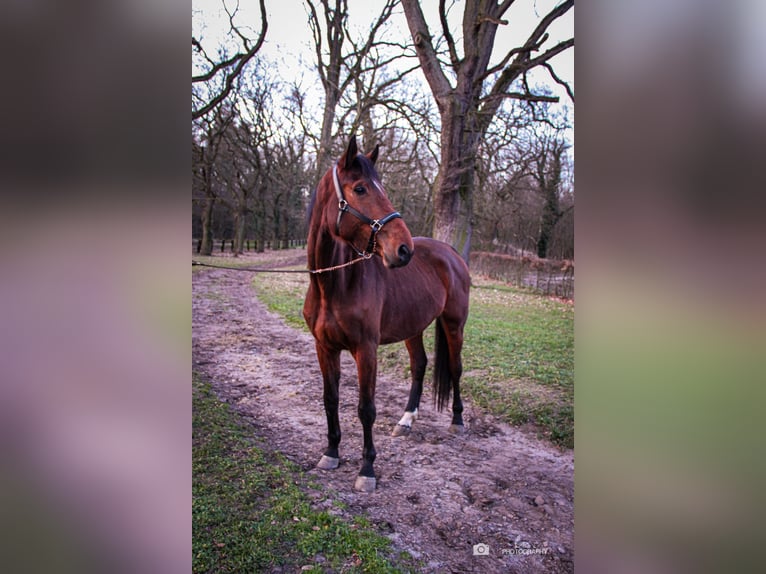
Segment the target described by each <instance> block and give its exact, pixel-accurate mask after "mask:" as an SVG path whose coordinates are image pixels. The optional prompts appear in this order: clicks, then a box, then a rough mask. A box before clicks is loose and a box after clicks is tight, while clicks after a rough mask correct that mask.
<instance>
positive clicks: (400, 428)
mask: <svg viewBox="0 0 766 574" xmlns="http://www.w3.org/2000/svg"><path fill="white" fill-rule="evenodd" d="M411 430H412V427H408V426H404V425H400V424H397V425H396V426H395V427H394V432H392V433H391V436H407V435H408V434H410V431H411Z"/></svg>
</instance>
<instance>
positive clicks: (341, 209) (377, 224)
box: [332, 163, 402, 259]
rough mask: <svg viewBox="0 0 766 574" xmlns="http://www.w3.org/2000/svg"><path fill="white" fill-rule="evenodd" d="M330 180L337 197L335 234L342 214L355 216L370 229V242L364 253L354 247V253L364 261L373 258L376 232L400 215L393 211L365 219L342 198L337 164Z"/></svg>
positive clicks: (338, 228) (338, 230) (338, 231)
mask: <svg viewBox="0 0 766 574" xmlns="http://www.w3.org/2000/svg"><path fill="white" fill-rule="evenodd" d="M332 179H333V183H334V184H335V195H337V196H338V221H337V222H336V223H335V232H336V233H337V234H338V235H340V218H341V217H343V214H344V213H346V212H348V213H350V214H351V215H353V216H355V217H356V218H357V219H360V220H361V221H363V222H364V223H366V224H367V225H369V226H370V227H371V228H372V232H371V233H370V240H369V241H368V242H367V248H366V249H365V250H364V251H359V250H358V249H357V248H356V247H354V246H353V244H352V247H354V251H356V252H357V253H358V254H359V255H361V256H363V257H365V258H366V259H369V258H370V257H372V256H373V254H374V252H375V237H376V236H377V235H378V232H379V231H380V230H381V229H383V226H384V225H385V224H386V223H388V222H389V221H391V220H392V219H396V218H397V217H399V218H401V217H402V214H401V213H399V212H398V211H393V212H391V213H389V214H388V215H386V216H385V217H384V218H382V219H372V218H370V217H367V216H366V215H364V214H363V213H360V212H359V211H357V210H356V209H354V208H353V207H351V206H350V205H349V204H348V201H346V198H345V197H344V196H343V188H342V187H341V185H340V180H339V179H338V164H337V163H336V164H335V165H334V166H333V168H332Z"/></svg>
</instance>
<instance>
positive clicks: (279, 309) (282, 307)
mask: <svg viewBox="0 0 766 574" xmlns="http://www.w3.org/2000/svg"><path fill="white" fill-rule="evenodd" d="M286 269H305V266H304V267H300V266H298V267H295V266H293V267H287V268H286ZM253 287H255V291H256V293H257V294H258V299H260V301H261V303H263V304H264V305H266V307H267V308H268V310H269V311H272V312H274V313H278V314H279V315H281V316H282V318H283V319H284V320H285V323H287V324H288V325H290V326H291V327H295V328H296V329H302V330H303V331H305V332H307V333H308V331H309V329H308V326H307V325H306V321H305V320H304V319H303V301H304V299H305V298H306V290H307V289H308V287H309V278H308V275H303V274H300V273H285V274H280V273H258V274H256V276H255V277H254V278H253Z"/></svg>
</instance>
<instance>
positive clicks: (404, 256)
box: [399, 243, 412, 264]
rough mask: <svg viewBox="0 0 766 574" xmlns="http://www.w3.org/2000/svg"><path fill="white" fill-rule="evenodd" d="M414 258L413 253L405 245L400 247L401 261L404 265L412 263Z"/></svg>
mask: <svg viewBox="0 0 766 574" xmlns="http://www.w3.org/2000/svg"><path fill="white" fill-rule="evenodd" d="M411 257H412V251H410V248H409V247H407V246H406V245H404V244H403V243H402V244H401V245H400V246H399V260H400V261H401V262H402V263H403V264H404V263H408V262H409V261H410V258H411Z"/></svg>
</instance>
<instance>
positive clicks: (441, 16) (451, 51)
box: [439, 0, 460, 73]
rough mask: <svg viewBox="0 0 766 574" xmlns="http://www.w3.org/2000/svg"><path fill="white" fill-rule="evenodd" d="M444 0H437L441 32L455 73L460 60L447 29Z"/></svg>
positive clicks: (453, 40)
mask: <svg viewBox="0 0 766 574" xmlns="http://www.w3.org/2000/svg"><path fill="white" fill-rule="evenodd" d="M445 2H446V0H439V20H440V21H441V25H442V34H444V39H445V40H446V41H447V50H448V51H449V59H450V62H451V63H452V68H453V69H454V70H455V73H457V71H458V69H459V68H460V60H459V59H458V57H457V50H456V49H455V39H454V38H453V37H452V34H451V33H450V31H449V24H448V22H447V11H446V10H445V7H444V4H445Z"/></svg>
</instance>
